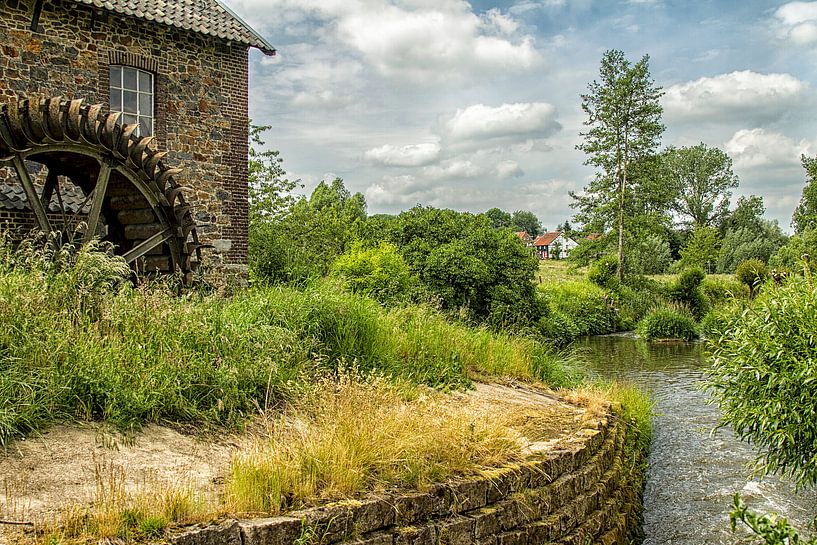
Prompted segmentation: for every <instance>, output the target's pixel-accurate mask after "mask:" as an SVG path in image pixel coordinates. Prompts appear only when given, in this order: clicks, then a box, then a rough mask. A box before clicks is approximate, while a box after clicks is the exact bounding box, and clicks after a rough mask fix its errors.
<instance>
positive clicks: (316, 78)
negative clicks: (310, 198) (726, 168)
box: [227, 0, 817, 229]
mask: <svg viewBox="0 0 817 545" xmlns="http://www.w3.org/2000/svg"><path fill="white" fill-rule="evenodd" d="M227 4H228V5H229V6H230V7H231V8H233V9H234V10H235V11H236V12H237V13H239V14H240V15H241V16H243V17H244V18H245V19H246V20H247V21H248V22H249V23H250V24H251V25H252V26H254V27H255V28H256V29H257V30H258V31H259V32H261V33H262V34H263V35H264V36H265V37H266V38H267V39H268V40H269V41H270V42H271V43H272V44H273V45H275V46H276V48H277V49H278V55H277V56H276V57H264V56H263V55H262V54H261V53H259V52H258V51H255V50H253V52H252V53H251V66H250V72H251V75H250V86H251V88H250V115H251V116H252V118H253V120H254V122H255V123H257V124H265V125H271V126H272V127H273V130H272V131H271V132H270V133H268V136H267V140H268V146H269V147H271V148H273V149H279V150H280V151H281V156H282V157H283V158H284V166H285V168H286V169H287V171H289V172H290V174H291V175H292V176H293V177H296V178H300V179H301V180H302V181H303V183H304V184H305V186H306V187H305V190H306V191H309V190H310V189H311V188H312V187H314V186H315V184H317V183H318V182H319V181H320V180H321V179H332V178H333V177H335V176H339V177H341V178H343V179H344V181H345V182H346V185H347V187H348V188H350V189H351V190H352V191H360V192H362V193H363V194H364V195H365V196H366V200H367V202H368V205H369V212H370V213H378V212H389V213H393V212H398V211H400V210H404V209H407V208H410V207H411V206H413V205H415V204H417V203H421V204H430V205H433V206H437V207H446V208H454V209H457V210H468V211H472V212H481V211H485V210H487V209H488V208H491V207H494V206H498V207H500V208H503V209H505V210H508V211H513V210H517V209H525V210H531V211H533V212H534V213H536V214H537V215H538V216H539V218H540V219H541V220H542V222H543V224H544V225H545V227H547V228H554V227H555V226H556V225H557V224H558V223H561V222H562V221H564V220H565V219H568V218H569V217H570V216H571V215H572V210H571V209H570V207H569V203H570V197H569V196H568V191H570V190H580V189H581V188H582V187H584V186H585V185H586V184H587V182H588V180H589V179H590V178H591V177H592V176H593V171H592V170H591V169H590V168H589V167H586V166H583V165H582V163H583V161H584V155H583V154H582V153H581V152H578V151H576V150H575V146H576V144H577V143H578V142H579V141H580V136H579V132H580V131H581V130H582V123H583V121H584V120H585V115H584V114H583V112H582V111H581V107H580V100H581V99H580V94H581V93H583V92H585V91H586V89H587V84H588V83H589V82H590V81H592V80H593V79H596V78H598V68H599V61H600V59H601V57H602V55H603V53H604V51H606V50H608V49H621V50H623V51H624V52H625V54H626V55H627V57H628V58H629V59H630V60H632V61H636V60H638V59H640V58H641V56H643V55H645V54H648V55H650V69H651V73H652V76H653V78H654V80H655V82H656V83H657V84H658V85H660V86H661V87H663V88H664V91H665V93H666V94H665V96H664V97H663V99H662V102H663V106H664V123H665V125H666V126H667V131H666V133H665V134H664V137H663V141H662V143H663V145H676V146H684V145H694V144H697V143H699V142H704V143H706V144H707V145H709V146H718V147H720V148H722V149H724V150H725V151H726V152H727V153H728V154H729V155H730V156H731V157H732V159H733V161H734V168H735V171H736V173H737V174H738V175H739V177H740V188H739V190H738V194H747V195H748V194H758V195H762V196H763V197H764V199H765V201H766V206H767V216H768V217H769V218H774V219H778V220H779V221H780V223H781V226H783V227H784V228H785V229H788V228H789V222H790V220H791V213H792V211H793V209H794V207H795V206H796V204H797V201H798V200H799V197H800V192H801V190H802V186H803V183H804V179H805V178H804V171H803V169H802V168H801V167H800V161H799V157H800V155H801V154H803V153H805V154H810V155H815V154H817V131H815V125H816V124H817V115H816V114H815V106H817V79H816V78H817V2H789V3H784V2H773V1H763V0H730V1H698V0H620V1H616V0H518V1H516V2H513V1H511V2H498V1H496V0H490V1H489V0H474V1H473V2H471V3H468V2H464V1H460V0H227Z"/></svg>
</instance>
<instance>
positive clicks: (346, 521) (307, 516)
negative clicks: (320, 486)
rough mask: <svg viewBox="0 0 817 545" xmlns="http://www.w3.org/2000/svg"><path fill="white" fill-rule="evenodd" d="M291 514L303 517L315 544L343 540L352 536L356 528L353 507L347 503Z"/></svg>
mask: <svg viewBox="0 0 817 545" xmlns="http://www.w3.org/2000/svg"><path fill="white" fill-rule="evenodd" d="M291 516H293V517H300V518H301V520H302V521H303V528H304V532H306V533H308V534H309V535H311V536H312V539H311V542H312V543H313V544H327V543H335V542H336V541H342V540H344V539H346V538H348V537H351V536H352V533H353V529H354V524H353V512H352V508H351V507H350V506H349V505H346V504H339V505H327V506H325V507H318V508H316V509H308V510H306V511H297V512H294V513H291Z"/></svg>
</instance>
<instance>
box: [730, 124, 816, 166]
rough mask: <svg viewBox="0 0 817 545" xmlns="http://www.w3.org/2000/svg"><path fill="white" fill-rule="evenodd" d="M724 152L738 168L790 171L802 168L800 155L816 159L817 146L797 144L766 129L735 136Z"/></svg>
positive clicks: (813, 143) (807, 143)
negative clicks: (813, 156) (784, 169)
mask: <svg viewBox="0 0 817 545" xmlns="http://www.w3.org/2000/svg"><path fill="white" fill-rule="evenodd" d="M724 148H725V149H726V153H728V154H729V155H730V156H731V157H732V160H733V161H734V164H735V167H737V168H757V167H766V168H790V167H792V166H798V165H799V164H800V155H802V154H806V155H815V153H817V142H809V141H807V140H800V141H799V142H795V141H794V140H792V139H791V138H789V137H788V136H785V135H783V134H780V133H776V132H768V131H766V130H765V129H743V130H740V131H737V132H736V133H735V134H734V135H732V138H730V139H729V141H728V142H726V144H725V145H724Z"/></svg>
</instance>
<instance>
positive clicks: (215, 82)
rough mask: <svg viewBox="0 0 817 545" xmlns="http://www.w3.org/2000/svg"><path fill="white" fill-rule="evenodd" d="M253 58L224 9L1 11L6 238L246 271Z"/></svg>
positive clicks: (189, 4) (85, 0) (72, 1)
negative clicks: (43, 230) (39, 236)
mask: <svg viewBox="0 0 817 545" xmlns="http://www.w3.org/2000/svg"><path fill="white" fill-rule="evenodd" d="M250 48H256V49H259V50H260V51H262V52H263V53H265V54H267V55H274V54H275V49H274V48H273V47H272V46H271V45H270V44H269V43H268V42H267V41H266V40H265V39H264V38H263V37H262V36H261V35H260V34H258V33H257V32H256V31H254V30H253V29H252V28H250V27H249V26H248V25H247V24H246V23H245V22H244V21H242V20H241V19H240V18H239V17H238V16H237V15H236V14H235V13H233V12H232V11H231V10H230V9H229V8H228V7H227V6H226V5H224V4H223V3H222V2H221V1H220V0H3V1H2V2H0V54H2V56H0V107H2V115H0V226H4V227H5V228H6V229H7V230H8V229H11V230H14V229H17V231H21V230H23V229H25V228H34V227H37V226H38V224H39V226H40V227H43V226H48V227H49V228H50V230H51V231H59V230H60V229H64V230H65V231H66V232H67V231H68V230H69V225H71V222H74V223H77V224H80V225H83V224H84V225H87V227H86V228H85V229H86V231H85V232H84V233H80V235H79V236H83V237H85V238H90V237H92V236H94V235H96V236H101V237H103V238H106V239H108V240H110V241H111V242H113V243H114V244H115V245H116V246H117V247H118V248H119V250H118V251H119V253H121V254H122V255H124V256H125V257H126V258H127V259H128V261H130V262H131V263H134V264H137V263H141V264H142V266H144V268H145V269H146V270H174V269H181V270H183V271H185V272H186V271H188V270H189V269H190V259H191V256H193V255H194V254H196V253H197V252H198V251H199V249H200V248H202V247H209V248H211V249H210V250H209V252H210V253H211V254H212V255H213V256H214V260H215V261H216V262H218V263H221V264H223V265H224V266H226V267H228V268H234V269H237V270H243V269H245V268H246V262H247V138H248V113H247V108H248V104H247V92H248V91H247V90H248V54H249V49H250ZM165 152H167V153H166V154H165ZM79 222H83V223H79ZM81 230H82V227H80V228H79V231H81ZM77 232H78V231H75V233H74V234H75V235H76V233H77ZM66 236H68V235H67V234H66ZM199 255H200V254H199Z"/></svg>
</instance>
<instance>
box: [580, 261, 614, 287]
mask: <svg viewBox="0 0 817 545" xmlns="http://www.w3.org/2000/svg"><path fill="white" fill-rule="evenodd" d="M618 266H619V263H618V257H617V256H614V255H612V254H610V255H606V256H604V257H602V258H601V259H599V260H597V261H595V262H593V264H592V265H590V269H589V270H588V271H587V279H588V280H590V281H591V282H592V283H594V284H596V285H597V286H600V287H602V288H604V289H608V290H611V291H615V290H617V289H618V288H619V280H618Z"/></svg>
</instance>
